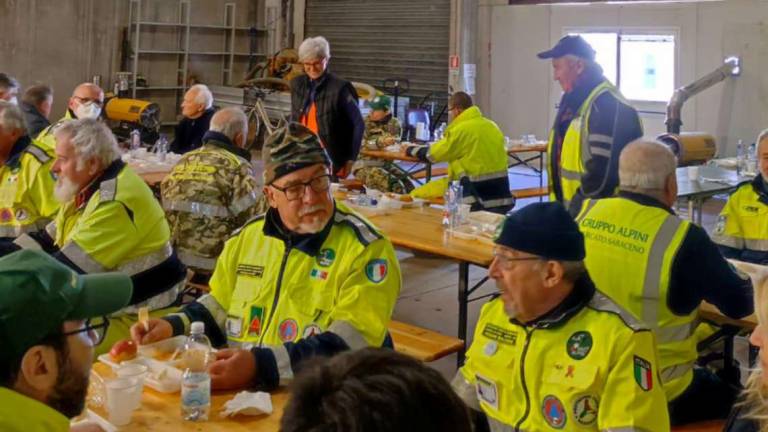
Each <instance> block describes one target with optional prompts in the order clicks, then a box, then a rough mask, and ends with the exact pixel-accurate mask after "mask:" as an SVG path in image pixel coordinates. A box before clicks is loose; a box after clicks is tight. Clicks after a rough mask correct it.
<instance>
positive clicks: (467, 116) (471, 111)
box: [448, 105, 483, 127]
mask: <svg viewBox="0 0 768 432" xmlns="http://www.w3.org/2000/svg"><path fill="white" fill-rule="evenodd" d="M482 116H483V113H482V111H480V108H479V107H478V106H477V105H473V106H471V107H469V108H467V109H465V110H464V111H462V112H461V114H459V115H457V116H456V118H455V119H453V121H452V122H451V124H450V125H448V127H451V126H455V125H457V124H459V123H461V122H465V121H469V120H473V119H476V118H480V117H482Z"/></svg>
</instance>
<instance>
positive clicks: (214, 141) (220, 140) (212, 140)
mask: <svg viewBox="0 0 768 432" xmlns="http://www.w3.org/2000/svg"><path fill="white" fill-rule="evenodd" d="M208 144H210V145H212V146H215V147H218V148H221V149H224V150H226V151H228V152H230V153H232V154H234V155H235V156H240V157H241V158H243V159H245V160H251V154H250V153H249V152H248V151H247V150H245V149H241V148H240V147H237V146H236V145H234V144H233V143H232V140H231V139H229V137H228V136H226V135H224V134H223V133H221V132H216V131H212V130H209V131H208V132H206V133H205V135H203V145H208Z"/></svg>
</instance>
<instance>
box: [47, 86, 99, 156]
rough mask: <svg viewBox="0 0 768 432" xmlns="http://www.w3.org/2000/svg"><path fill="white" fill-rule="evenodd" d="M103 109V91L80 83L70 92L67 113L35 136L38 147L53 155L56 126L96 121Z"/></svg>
mask: <svg viewBox="0 0 768 432" xmlns="http://www.w3.org/2000/svg"><path fill="white" fill-rule="evenodd" d="M103 108H104V90H102V89H101V87H99V86H97V85H96V84H92V83H89V82H85V83H82V84H80V85H78V86H77V87H75V90H73V91H72V97H70V98H69V102H67V112H66V113H64V117H62V118H61V119H59V121H57V122H56V123H54V124H52V125H50V126H48V127H47V128H45V129H43V130H42V131H41V132H40V134H39V135H38V136H37V140H38V141H39V142H40V145H41V146H42V147H43V148H44V149H45V150H46V151H48V152H50V153H53V152H54V150H55V148H56V138H55V137H54V131H55V129H56V127H57V126H59V125H61V124H64V123H66V122H68V121H70V120H76V119H97V118H99V116H101V110H102V109H103Z"/></svg>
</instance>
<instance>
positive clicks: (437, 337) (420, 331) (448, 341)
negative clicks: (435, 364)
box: [389, 321, 464, 362]
mask: <svg viewBox="0 0 768 432" xmlns="http://www.w3.org/2000/svg"><path fill="white" fill-rule="evenodd" d="M389 334H390V336H392V341H393V342H394V344H395V351H397V352H400V353H403V354H406V355H409V356H411V357H413V358H415V359H418V360H421V361H423V362H431V361H435V360H438V359H441V358H443V357H445V356H447V355H450V354H453V353H455V352H458V351H459V350H461V349H462V348H464V341H462V340H461V339H458V338H455V337H451V336H445V335H442V334H440V333H437V332H434V331H432V330H427V329H425V328H421V327H416V326H414V325H411V324H405V323H402V322H399V321H390V322H389Z"/></svg>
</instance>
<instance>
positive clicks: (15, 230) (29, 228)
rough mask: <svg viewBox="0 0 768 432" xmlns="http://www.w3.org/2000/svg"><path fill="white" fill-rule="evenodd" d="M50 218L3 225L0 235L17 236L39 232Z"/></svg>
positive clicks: (0, 228)
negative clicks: (22, 223)
mask: <svg viewBox="0 0 768 432" xmlns="http://www.w3.org/2000/svg"><path fill="white" fill-rule="evenodd" d="M49 222H50V219H38V220H37V221H36V222H33V223H31V224H27V225H2V226H0V237H12V238H16V237H19V236H21V235H22V234H28V233H31V232H37V231H40V230H41V229H43V228H45V226H46V224H47V223H49Z"/></svg>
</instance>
